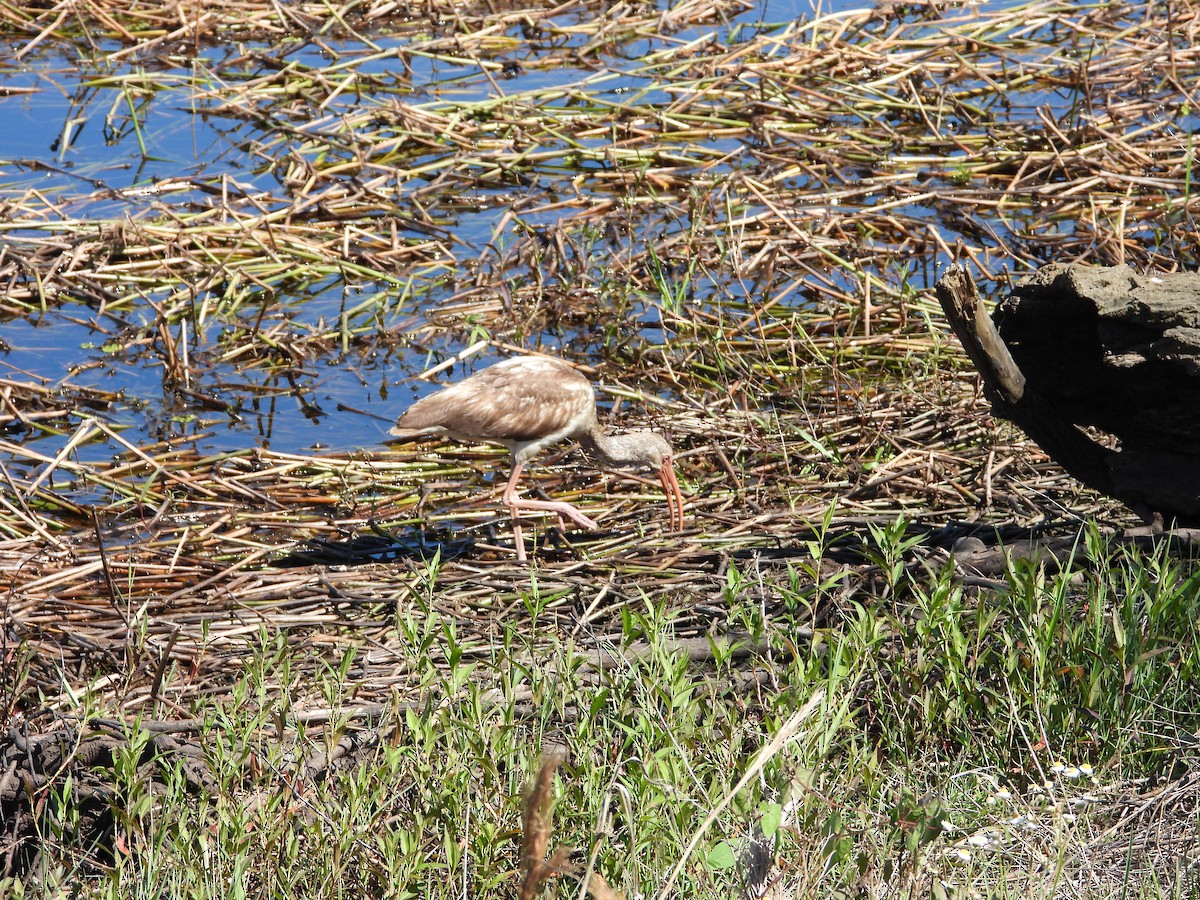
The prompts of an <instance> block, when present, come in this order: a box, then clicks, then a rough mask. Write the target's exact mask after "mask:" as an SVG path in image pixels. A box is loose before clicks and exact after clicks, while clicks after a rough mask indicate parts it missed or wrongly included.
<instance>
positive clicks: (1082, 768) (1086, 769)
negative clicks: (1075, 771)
mask: <svg viewBox="0 0 1200 900" xmlns="http://www.w3.org/2000/svg"><path fill="white" fill-rule="evenodd" d="M1079 771H1080V772H1081V773H1082V774H1083V775H1085V776H1086V777H1088V778H1091V777H1092V775H1093V773H1094V772H1095V771H1096V770H1095V769H1093V768H1092V767H1091V766H1089V765H1088V764H1087V763H1084V764H1083V765H1082V766H1080V767H1079Z"/></svg>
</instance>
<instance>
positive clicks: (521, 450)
mask: <svg viewBox="0 0 1200 900" xmlns="http://www.w3.org/2000/svg"><path fill="white" fill-rule="evenodd" d="M391 433H392V434H394V435H396V436H398V437H401V438H405V439H408V440H414V439H416V438H423V437H442V436H445V437H450V438H453V439H454V440H456V441H464V442H469V443H481V442H483V443H492V444H501V445H503V446H505V447H507V448H508V449H509V452H510V453H512V458H513V467H512V475H510V476H509V479H508V485H507V486H506V487H505V489H504V497H503V502H504V505H505V506H507V507H508V508H509V510H510V511H511V513H512V522H513V538H514V540H515V542H516V547H517V559H519V560H524V559H525V544H524V541H523V540H522V537H521V522H520V519H519V514H518V510H521V509H538V510H544V511H547V512H552V513H555V514H557V515H558V516H560V521H561V516H567V517H569V518H570V519H572V520H574V521H575V522H576V523H578V524H579V525H582V526H583V527H584V528H588V529H595V528H598V527H599V526H598V525H597V524H596V523H595V522H593V521H592V520H591V519H589V518H588V517H587V516H585V515H584V514H583V513H581V512H580V511H579V510H578V509H576V508H575V507H574V506H572V505H571V504H569V503H564V502H561V501H555V500H530V499H523V498H521V497H518V496H517V479H518V478H519V477H520V475H521V467H522V466H524V465H525V463H527V462H528V461H529V460H530V459H531V458H532V457H533V456H534V455H536V454H537V453H538V452H539V451H540V450H543V449H544V448H546V447H548V446H550V445H551V444H553V443H556V442H557V441H561V440H565V439H567V438H576V439H577V440H578V441H579V442H580V443H581V444H583V446H584V448H585V449H586V450H587V451H588V452H589V453H591V454H592V455H594V456H595V457H596V458H597V459H599V460H600V461H601V462H602V463H604V464H605V465H609V466H614V467H637V466H652V467H654V468H655V469H657V470H658V477H659V478H660V479H661V480H662V486H663V492H664V493H665V494H666V495H667V506H668V509H669V510H670V526H669V527H670V528H671V529H672V530H675V529H676V528H682V527H683V492H682V491H681V490H680V489H679V481H678V479H677V478H676V477H675V468H674V465H673V456H672V453H671V445H670V444H668V443H667V442H666V440H664V439H663V437H662V436H661V435H659V434H655V433H654V432H652V431H635V432H632V433H631V434H615V435H614V434H606V433H605V432H604V430H603V429H602V428H601V427H600V423H599V421H597V419H596V397H595V395H594V394H593V393H592V385H591V383H590V382H589V381H588V380H587V379H586V378H585V377H584V376H583V375H581V374H580V373H578V372H576V371H575V370H574V369H572V368H571V367H570V366H569V365H567V364H566V363H564V362H562V361H561V360H557V359H548V358H546V357H538V356H529V357H516V358H513V359H506V360H504V361H503V362H498V363H496V364H495V365H492V366H488V367H487V368H486V369H480V370H479V371H478V372H476V373H475V374H474V375H471V376H470V377H468V378H465V379H463V380H462V381H459V382H456V383H454V384H452V385H449V386H448V387H445V388H443V389H442V390H440V391H438V392H437V393H435V394H430V395H429V396H428V397H422V398H421V399H420V400H418V401H417V402H416V403H414V404H413V405H412V406H410V407H409V408H408V409H407V410H405V412H404V413H403V415H401V416H400V418H399V419H398V420H397V421H396V425H395V427H394V428H392V430H391Z"/></svg>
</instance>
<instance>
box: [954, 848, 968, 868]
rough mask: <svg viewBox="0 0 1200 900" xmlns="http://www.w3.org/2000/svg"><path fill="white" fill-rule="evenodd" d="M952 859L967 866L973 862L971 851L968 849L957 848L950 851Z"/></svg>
mask: <svg viewBox="0 0 1200 900" xmlns="http://www.w3.org/2000/svg"><path fill="white" fill-rule="evenodd" d="M950 858H951V859H952V860H954V861H955V862H957V863H962V864H963V865H966V864H967V863H969V862H970V861H971V851H970V850H968V849H967V848H966V847H955V848H954V849H953V850H951V851H950Z"/></svg>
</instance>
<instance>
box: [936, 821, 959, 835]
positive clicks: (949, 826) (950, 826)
mask: <svg viewBox="0 0 1200 900" xmlns="http://www.w3.org/2000/svg"><path fill="white" fill-rule="evenodd" d="M939 824H940V825H941V826H942V831H944V832H946V834H953V833H954V832H955V831H958V829H957V828H955V827H954V823H953V822H951V821H950V820H949V819H942V821H941V822H940V823H939Z"/></svg>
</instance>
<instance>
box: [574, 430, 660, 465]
mask: <svg viewBox="0 0 1200 900" xmlns="http://www.w3.org/2000/svg"><path fill="white" fill-rule="evenodd" d="M652 434H653V432H648V431H634V432H631V433H630V434H607V433H606V432H605V431H604V429H602V428H601V427H600V425H599V424H595V425H593V426H592V427H591V428H589V429H588V430H587V431H585V432H583V433H582V434H580V435H579V443H581V444H582V445H583V449H585V450H586V451H587V452H588V453H589V454H590V455H592V456H594V457H596V458H597V459H598V460H600V462H602V463H604V465H606V466H613V467H615V468H621V467H628V466H641V465H646V453H645V447H646V439H647V437H648V436H650V435H652Z"/></svg>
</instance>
